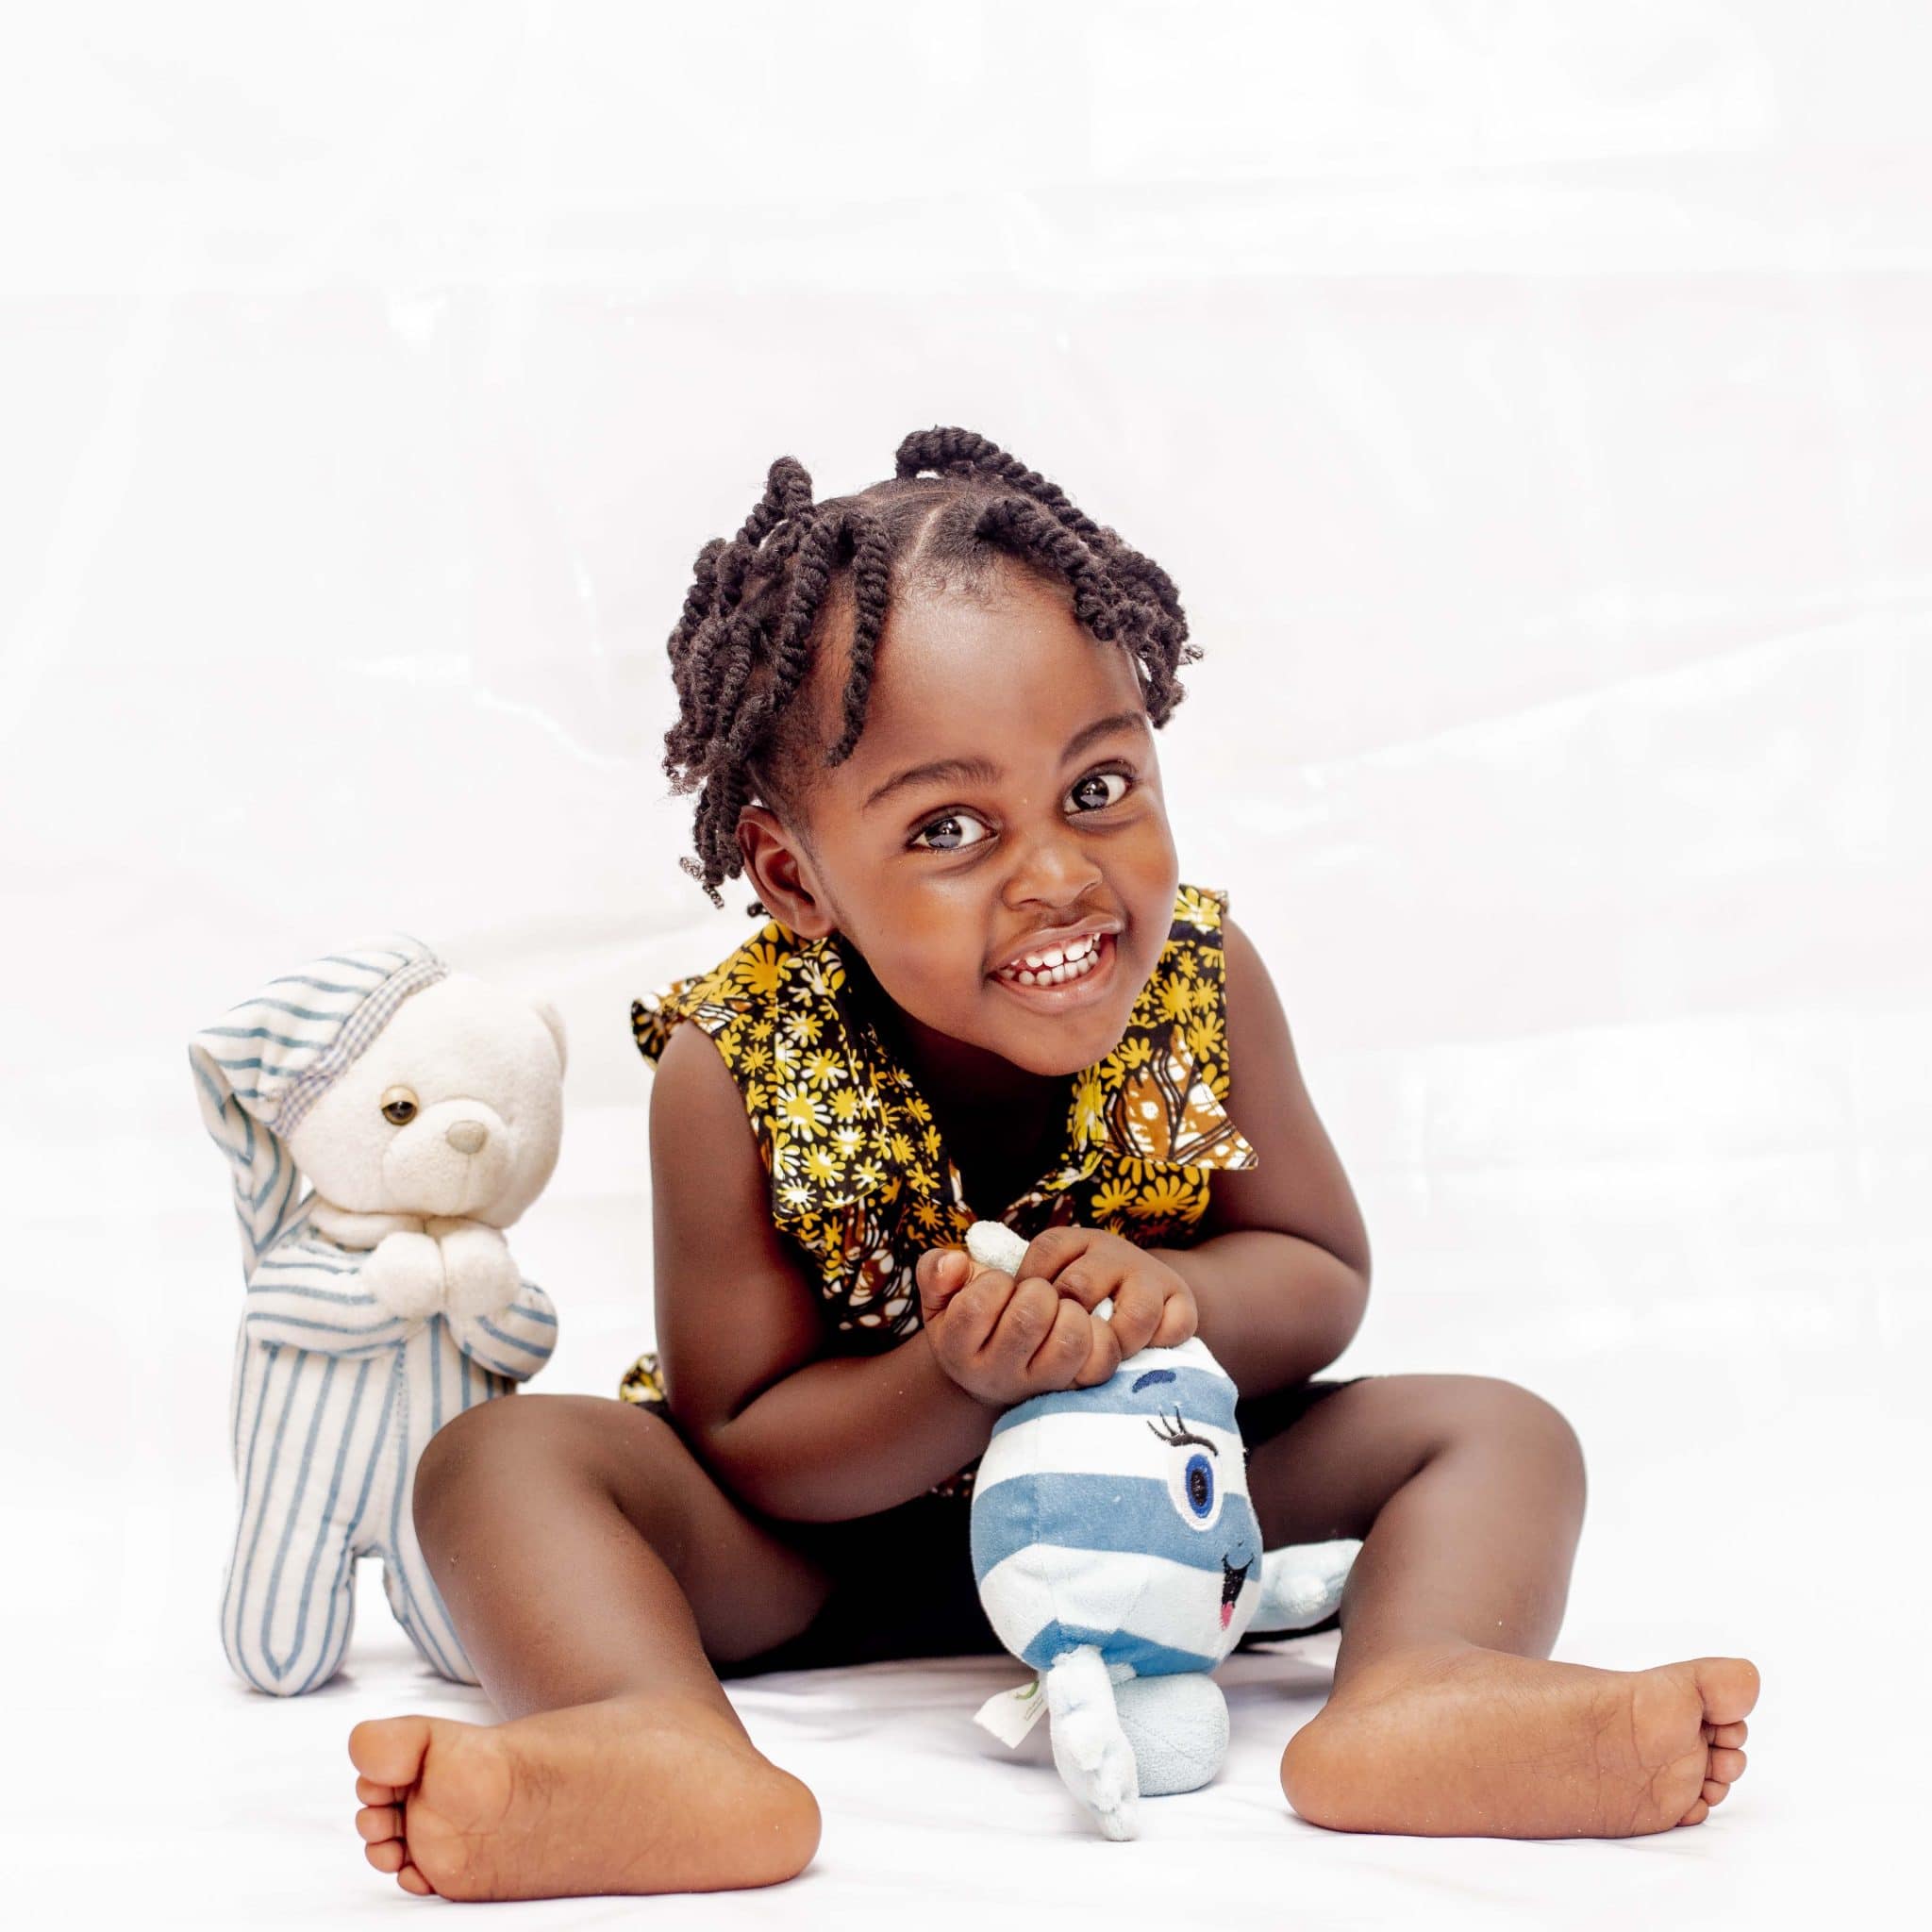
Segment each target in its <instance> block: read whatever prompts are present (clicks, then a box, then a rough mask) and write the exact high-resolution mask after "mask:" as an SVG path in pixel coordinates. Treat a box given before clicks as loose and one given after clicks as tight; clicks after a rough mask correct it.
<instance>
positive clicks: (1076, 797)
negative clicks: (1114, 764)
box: [1067, 772, 1127, 811]
mask: <svg viewBox="0 0 1932 1932" xmlns="http://www.w3.org/2000/svg"><path fill="white" fill-rule="evenodd" d="M1126 795H1127V774H1125V773H1124V772H1091V773H1089V774H1088V775H1087V776H1086V777H1084V778H1082V779H1081V780H1080V782H1079V783H1078V784H1077V785H1075V786H1074V789H1073V791H1070V792H1068V794H1067V796H1068V797H1069V798H1071V799H1072V800H1073V801H1074V805H1075V806H1076V807H1077V808H1079V809H1080V810H1081V811H1101V810H1104V809H1105V808H1107V807H1108V806H1109V805H1118V804H1119V803H1120V802H1121V800H1122V799H1124V797H1125V796H1126Z"/></svg>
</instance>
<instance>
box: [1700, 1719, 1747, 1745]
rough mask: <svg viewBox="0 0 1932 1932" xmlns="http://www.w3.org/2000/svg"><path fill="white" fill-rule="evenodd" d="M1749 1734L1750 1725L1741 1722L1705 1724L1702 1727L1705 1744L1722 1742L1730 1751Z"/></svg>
mask: <svg viewBox="0 0 1932 1932" xmlns="http://www.w3.org/2000/svg"><path fill="white" fill-rule="evenodd" d="M1750 1735H1751V1726H1750V1725H1749V1724H1742V1723H1740V1724H1706V1725H1705V1727H1704V1741H1705V1742H1706V1743H1707V1744H1722V1745H1724V1747H1725V1749H1727V1750H1731V1751H1735V1750H1736V1749H1737V1748H1738V1746H1739V1745H1740V1744H1741V1743H1742V1742H1743V1741H1744V1740H1745V1739H1746V1738H1748V1737H1749V1736H1750Z"/></svg>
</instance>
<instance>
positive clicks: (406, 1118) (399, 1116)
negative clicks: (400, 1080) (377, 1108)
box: [382, 1087, 416, 1127]
mask: <svg viewBox="0 0 1932 1932" xmlns="http://www.w3.org/2000/svg"><path fill="white" fill-rule="evenodd" d="M382 1117H383V1119H384V1120H386V1121H393V1122H394V1123H395V1124H396V1125H397V1126H399V1127H403V1126H407V1125H408V1124H409V1123H410V1122H411V1121H412V1120H414V1119H415V1118H416V1096H415V1095H414V1094H413V1093H411V1092H410V1091H409V1090H408V1088H407V1087H391V1089H390V1090H389V1091H388V1092H387V1093H385V1094H384V1095H383V1096H382Z"/></svg>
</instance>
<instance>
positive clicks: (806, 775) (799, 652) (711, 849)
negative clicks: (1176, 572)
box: [664, 429, 1200, 913]
mask: <svg viewBox="0 0 1932 1932" xmlns="http://www.w3.org/2000/svg"><path fill="white" fill-rule="evenodd" d="M1013 563H1017V564H1018V565H1020V566H1021V567H1022V568H1024V569H1028V570H1031V571H1033V572H1035V573H1037V574H1038V575H1041V576H1043V577H1045V578H1047V579H1049V580H1052V581H1056V582H1058V583H1060V584H1062V585H1063V586H1064V587H1065V588H1066V590H1067V591H1068V592H1069V594H1070V596H1071V598H1072V602H1073V610H1074V616H1075V617H1076V618H1077V619H1078V621H1079V622H1080V624H1081V625H1083V626H1084V627H1085V628H1086V630H1087V631H1088V632H1089V633H1090V635H1091V636H1092V637H1094V638H1096V639H1098V640H1100V641H1102V642H1104V643H1119V644H1121V645H1122V646H1124V648H1125V650H1126V651H1127V652H1128V654H1129V655H1130V656H1131V658H1133V660H1134V664H1135V667H1136V670H1137V673H1138V675H1139V679H1140V684H1141V697H1142V700H1143V701H1144V703H1145V704H1146V707H1147V715H1148V718H1149V720H1150V722H1151V723H1153V724H1157V725H1158V724H1165V723H1166V722H1167V720H1168V717H1169V716H1170V715H1171V714H1172V712H1173V710H1174V706H1175V705H1177V704H1178V703H1179V702H1180V700H1181V698H1182V696H1183V692H1182V691H1181V688H1180V685H1179V683H1178V681H1177V679H1176V677H1175V672H1176V671H1177V670H1178V668H1179V667H1180V666H1181V665H1183V664H1186V663H1190V662H1191V661H1192V660H1193V659H1194V658H1197V657H1198V656H1199V655H1200V653H1199V651H1198V650H1197V649H1196V648H1195V647H1194V646H1193V645H1191V644H1190V643H1189V642H1188V623H1187V618H1186V617H1185V615H1184V614H1183V613H1182V610H1181V606H1180V599H1179V597H1178V596H1177V595H1176V593H1175V591H1174V583H1173V581H1172V580H1171V579H1170V578H1169V576H1168V575H1167V573H1166V572H1165V571H1164V570H1162V569H1161V568H1160V566H1159V565H1158V564H1157V563H1155V562H1154V561H1153V560H1152V559H1151V558H1145V557H1142V556H1141V553H1140V552H1139V551H1138V550H1134V549H1132V548H1130V547H1129V546H1128V545H1127V544H1125V543H1124V542H1123V541H1121V539H1120V538H1119V537H1118V536H1116V535H1115V534H1114V532H1113V531H1111V530H1109V529H1106V528H1104V527H1103V526H1102V525H1099V524H1096V523H1095V522H1093V520H1092V519H1091V517H1088V516H1086V515H1084V514H1083V513H1082V512H1081V511H1080V510H1079V509H1077V508H1075V507H1074V504H1073V503H1072V501H1071V500H1070V499H1069V498H1068V497H1067V495H1066V493H1065V492H1064V491H1061V490H1060V489H1058V487H1057V486H1056V485H1054V484H1052V483H1049V482H1048V481H1047V480H1046V479H1045V477H1043V476H1041V475H1038V474H1037V473H1036V472H1034V471H1032V470H1029V469H1027V468H1026V466H1025V465H1024V463H1022V462H1021V461H1020V460H1019V459H1018V458H1016V457H1010V456H1008V454H1007V453H1006V451H1005V450H1003V449H1000V448H998V447H997V446H996V445H995V444H993V443H991V442H989V441H987V440H986V438H985V437H983V436H975V435H974V433H973V432H972V431H971V430H967V429H928V430H919V431H915V432H914V433H913V434H912V435H910V436H908V437H907V438H906V440H905V441H903V442H902V443H900V445H899V448H898V452H897V457H896V460H895V463H894V474H893V475H892V477H891V479H890V480H889V481H886V482H882V483H874V484H872V485H871V486H869V487H868V488H866V489H864V490H860V491H857V492H856V493H855V494H853V495H851V496H841V497H832V498H828V499H827V500H826V501H824V503H814V502H813V500H812V486H811V478H810V476H809V475H807V474H806V471H805V467H804V465H803V464H801V463H799V462H798V461H797V460H796V459H795V458H791V457H780V458H778V460H777V461H776V462H774V464H773V465H772V467H771V471H770V473H769V474H768V475H767V477H766V479H765V493H764V495H763V496H762V497H760V498H759V499H758V504H757V506H756V507H755V508H753V510H752V512H751V514H750V516H748V517H747V518H746V519H745V521H744V525H743V527H742V528H741V529H740V531H739V532H738V534H737V536H735V537H733V538H731V539H730V540H729V541H726V540H725V539H724V538H722V537H718V538H713V539H712V541H710V542H708V543H707V544H706V545H705V547H704V548H703V549H702V550H701V551H699V553H698V559H697V564H696V568H695V569H694V571H693V573H692V576H691V589H690V590H689V591H687V592H686V594H685V600H684V610H683V613H682V615H681V616H680V617H679V618H678V622H677V627H676V629H675V630H674V631H673V632H672V633H671V640H670V653H671V675H672V680H673V682H674V683H675V686H676V688H677V697H678V706H679V711H678V718H677V722H676V723H675V724H673V725H672V727H671V728H670V730H669V731H667V732H666V733H665V735H664V770H665V772H666V773H667V774H669V776H670V778H671V781H672V788H673V790H674V791H677V792H691V791H695V792H696V793H697V794H698V801H697V810H696V816H695V823H694V826H693V842H694V843H695V845H696V848H697V857H696V858H684V859H681V860H680V861H679V863H680V864H681V865H682V866H683V867H684V869H685V871H686V872H688V873H690V874H691V876H692V877H693V878H695V879H696V880H698V882H699V883H700V884H701V885H702V886H703V887H704V889H705V891H706V892H707V893H708V895H709V897H710V900H711V903H712V904H713V905H714V906H722V905H723V904H724V900H723V898H722V897H721V895H720V893H719V891H718V888H719V886H720V885H721V884H722V883H723V881H724V880H725V879H727V878H730V877H733V876H735V875H736V874H739V873H741V871H742V870H743V860H742V858H741V854H740V852H739V849H738V820H739V814H740V813H741V811H742V810H743V808H745V806H747V805H748V804H750V803H752V802H753V801H754V799H758V800H762V801H763V802H765V803H768V804H777V803H779V802H780V801H781V800H782V799H784V798H787V797H797V796H799V795H801V794H802V791H803V789H804V788H806V787H808V785H809V783H810V776H811V773H812V771H813V769H814V768H815V767H818V766H822V767H825V768H829V767H831V766H835V765H838V764H841V763H842V762H843V761H844V759H846V758H849V757H850V756H851V754H852V749H853V747H854V745H856V744H857V743H858V737H859V733H860V732H861V731H862V730H863V729H864V728H865V714H866V705H867V701H868V699H869V697H870V695H871V691H872V676H873V660H874V654H875V653H876V651H877V649H878V642H879V637H880V634H881V632H882V631H883V630H884V629H885V625H886V620H887V617H888V615H889V614H890V611H891V603H892V598H893V595H894V593H895V591H904V590H906V589H907V588H908V587H913V586H917V587H925V588H938V589H945V590H955V589H957V590H963V591H976V590H978V589H980V588H981V587H982V586H983V585H984V583H985V582H986V580H987V578H988V577H989V576H990V575H991V573H992V572H993V571H994V570H995V569H997V568H999V567H1000V566H1001V565H1002V564H1013ZM848 608H849V613H850V620H851V643H850V647H849V657H850V666H849V672H848V676H847V680H846V686H845V693H844V703H843V711H842V716H841V721H840V725H839V730H838V735H837V737H836V738H835V739H834V741H833V742H832V744H831V745H830V747H829V749H825V748H824V747H823V745H822V743H821V742H820V741H819V740H820V739H821V738H822V736H823V734H820V733H818V732H817V727H816V725H815V723H814V721H813V719H812V717H811V715H810V713H811V707H810V706H809V705H808V703H806V702H804V701H803V700H802V696H801V693H802V690H803V687H804V686H805V684H806V681H807V679H808V677H809V675H810V674H811V669H812V664H813V661H814V653H815V646H816V644H817V642H818V641H819V640H820V639H821V638H822V637H823V635H824V631H825V630H826V628H827V627H828V624H829V621H830V620H831V618H832V617H833V616H834V614H835V613H842V612H843V611H845V610H847V609H848ZM794 786H797V787H798V788H799V790H796V791H795V790H794V789H793V788H794ZM751 909H752V911H753V912H754V913H757V912H759V911H762V910H763V908H762V907H760V906H758V905H757V904H756V903H755V904H754V905H753V907H752V908H751Z"/></svg>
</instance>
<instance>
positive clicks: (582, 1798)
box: [349, 1699, 819, 1899]
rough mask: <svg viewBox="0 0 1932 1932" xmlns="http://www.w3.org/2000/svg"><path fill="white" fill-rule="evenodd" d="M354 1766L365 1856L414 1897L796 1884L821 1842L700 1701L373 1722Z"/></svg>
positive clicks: (770, 1776)
mask: <svg viewBox="0 0 1932 1932" xmlns="http://www.w3.org/2000/svg"><path fill="white" fill-rule="evenodd" d="M349 1757H350V1759H351V1760H352V1761H353V1763H354V1764H355V1766H356V1769H357V1772H358V1774H359V1775H358V1777H357V1779H356V1796H357V1799H358V1803H359V1805H360V1807H361V1808H360V1809H359V1810H358V1812H357V1814H356V1830H357V1833H358V1836H359V1837H360V1838H361V1840H362V1841H363V1853H364V1856H365V1857H367V1859H368V1861H369V1863H370V1864H372V1865H373V1866H375V1869H376V1870H377V1871H378V1872H383V1873H387V1874H390V1875H391V1876H392V1877H393V1878H394V1879H395V1881H396V1883H397V1884H398V1885H400V1886H401V1887H402V1888H403V1890H405V1891H409V1892H415V1893H417V1894H419V1895H423V1896H427V1895H428V1894H431V1893H435V1894H437V1895H438V1896H441V1897H442V1898H449V1899H530V1898H575V1897H583V1896H586V1895H591V1894H602V1893H611V1892H624V1893H635V1892H658V1891H722V1890H735V1889H738V1888H742V1887H749V1886H761V1885H776V1884H779V1883H781V1882H782V1881H783V1880H785V1879H787V1878H791V1877H795V1876H796V1875H797V1874H799V1873H800V1872H802V1871H804V1869H805V1868H806V1866H807V1865H808V1864H809V1863H810V1862H811V1858H812V1855H813V1853H814V1852H815V1851H816V1850H817V1849H818V1840H819V1811H818V1805H817V1802H816V1801H815V1800H814V1799H813V1797H812V1795H811V1793H810V1791H808V1790H807V1789H806V1788H805V1786H804V1785H802V1784H801V1783H799V1781H798V1780H797V1779H796V1778H795V1777H792V1776H791V1774H789V1773H786V1772H783V1771H780V1770H779V1769H778V1768H777V1767H776V1766H775V1765H774V1764H772V1763H770V1762H769V1761H768V1760H767V1759H765V1758H764V1757H760V1756H759V1755H758V1752H757V1751H756V1750H754V1749H753V1748H752V1745H751V1743H750V1741H749V1740H747V1739H746V1738H745V1736H744V1734H743V1732H742V1731H741V1730H740V1729H739V1728H738V1727H737V1724H736V1723H735V1721H733V1720H732V1719H730V1718H729V1717H728V1716H725V1715H723V1714H721V1713H719V1712H717V1711H715V1710H712V1709H710V1708H709V1707H701V1708H697V1709H693V1710H680V1709H678V1708H675V1707H666V1706H665V1705H664V1704H662V1703H661V1702H657V1701H651V1700H644V1699H620V1700H616V1701H613V1702H612V1703H609V1704H594V1705H585V1706H582V1707H579V1708H577V1709H574V1710H556V1711H545V1712H542V1713H541V1715H538V1716H533V1717H525V1718H518V1719H515V1720H514V1721H512V1722H511V1723H508V1724H458V1723H456V1722H455V1721H453V1720H450V1719H447V1718H433V1717H395V1718H381V1719H375V1720H373V1721H371V1722H369V1723H366V1724H358V1725H357V1726H356V1728H355V1729H354V1730H353V1731H351V1732H350V1733H349Z"/></svg>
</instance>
